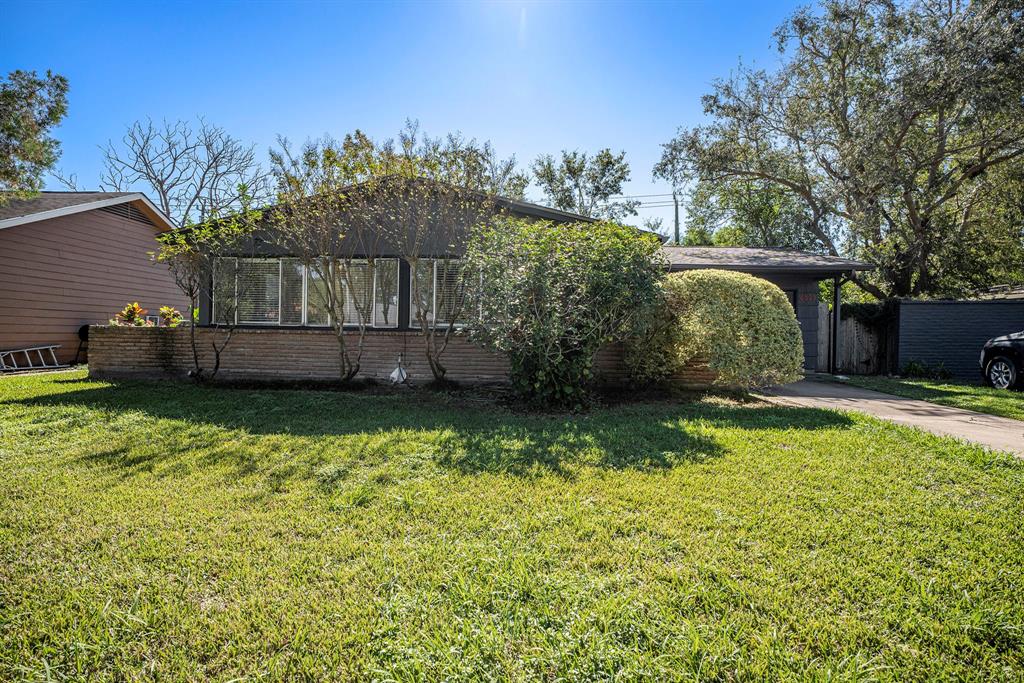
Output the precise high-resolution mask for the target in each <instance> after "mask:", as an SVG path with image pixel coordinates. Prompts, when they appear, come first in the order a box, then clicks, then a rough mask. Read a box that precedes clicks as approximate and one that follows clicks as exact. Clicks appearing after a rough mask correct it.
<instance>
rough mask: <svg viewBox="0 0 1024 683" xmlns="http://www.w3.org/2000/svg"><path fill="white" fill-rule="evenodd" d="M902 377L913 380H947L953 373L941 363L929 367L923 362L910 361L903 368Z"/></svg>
mask: <svg viewBox="0 0 1024 683" xmlns="http://www.w3.org/2000/svg"><path fill="white" fill-rule="evenodd" d="M903 376H904V377H912V378H915V379H933V380H947V379H952V378H953V373H952V372H950V371H949V369H948V368H946V366H945V364H944V363H942V362H939V363H936V364H935V365H930V364H928V363H925V362H924V361H919V360H912V361H909V362H908V363H907V364H906V365H904V366H903Z"/></svg>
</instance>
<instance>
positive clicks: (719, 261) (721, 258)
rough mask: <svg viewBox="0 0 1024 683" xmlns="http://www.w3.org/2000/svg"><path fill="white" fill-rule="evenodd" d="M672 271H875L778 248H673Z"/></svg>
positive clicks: (868, 266) (669, 256) (862, 265)
mask: <svg viewBox="0 0 1024 683" xmlns="http://www.w3.org/2000/svg"><path fill="white" fill-rule="evenodd" d="M662 252H663V253H664V254H665V258H666V259H667V260H668V264H669V270H695V269H699V268H721V269H723V270H742V271H751V272H793V273H806V274H808V275H838V274H841V273H849V272H851V271H855V270H871V269H872V268H874V266H872V265H871V264H868V263H864V262H863V261H854V260H853V259H846V258H841V257H839V256H829V255H826V254H815V253H812V252H809V251H798V250H795V249H781V248H774V247H673V246H667V245H666V246H664V247H662Z"/></svg>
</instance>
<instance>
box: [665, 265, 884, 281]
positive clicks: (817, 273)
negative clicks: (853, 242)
mask: <svg viewBox="0 0 1024 683" xmlns="http://www.w3.org/2000/svg"><path fill="white" fill-rule="evenodd" d="M874 268H875V267H874V266H867V267H863V268H851V267H848V266H847V267H836V268H825V267H822V266H794V265H788V266H782V265H780V266H748V265H740V264H713V265H712V264H700V265H692V266H691V265H683V264H679V263H672V264H669V267H668V270H669V272H671V273H681V272H684V271H687V270H738V271H742V272H744V273H751V274H754V275H756V274H757V273H770V274H774V275H778V274H779V273H791V274H793V275H805V276H808V277H817V278H818V279H822V280H823V279H825V278H830V277H836V276H837V275H852V274H853V273H854V272H856V271H858V270H874Z"/></svg>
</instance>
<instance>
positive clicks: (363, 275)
mask: <svg viewBox="0 0 1024 683" xmlns="http://www.w3.org/2000/svg"><path fill="white" fill-rule="evenodd" d="M344 267H345V270H344V271H343V270H342V269H341V268H340V267H339V268H338V269H336V270H335V271H334V272H333V273H332V275H333V277H334V278H335V282H336V283H337V284H338V285H339V286H338V287H337V289H336V291H338V292H342V293H343V296H344V297H345V301H344V312H345V324H346V325H352V326H356V325H358V324H359V320H360V319H363V320H365V321H366V323H367V324H368V325H371V326H373V327H396V326H397V325H398V260H397V259H378V260H376V261H375V268H374V270H375V273H374V277H372V278H371V277H370V267H369V264H368V263H367V262H366V261H351V262H348V263H347V264H346V266H344ZM327 289H328V288H327V286H326V283H325V282H324V281H323V279H322V278H321V277H320V274H319V273H318V272H317V269H315V268H307V267H306V266H305V265H303V263H302V262H301V261H300V260H299V259H296V258H277V259H267V258H263V259H256V258H221V259H217V261H216V262H215V263H214V273H213V315H212V317H211V321H212V322H213V323H214V324H222V325H223V324H232V323H235V324H242V325H284V326H288V325H290V326H300V325H306V326H310V327H318V326H326V325H330V324H331V318H330V315H329V310H328V306H327V304H326V301H327Z"/></svg>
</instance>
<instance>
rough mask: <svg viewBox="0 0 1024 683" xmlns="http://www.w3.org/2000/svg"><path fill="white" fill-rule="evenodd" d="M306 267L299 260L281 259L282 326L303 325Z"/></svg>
mask: <svg viewBox="0 0 1024 683" xmlns="http://www.w3.org/2000/svg"><path fill="white" fill-rule="evenodd" d="M303 270H305V269H304V267H303V265H302V262H301V261H299V260H298V259H293V258H288V259H281V324H282V325H301V324H302V279H303Z"/></svg>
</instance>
